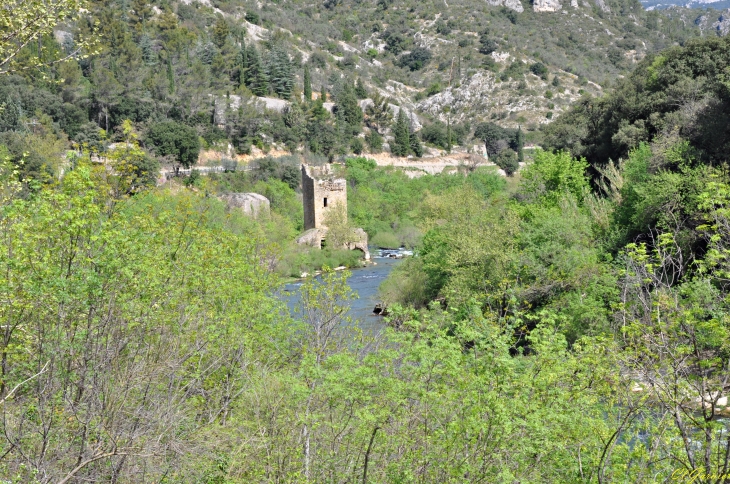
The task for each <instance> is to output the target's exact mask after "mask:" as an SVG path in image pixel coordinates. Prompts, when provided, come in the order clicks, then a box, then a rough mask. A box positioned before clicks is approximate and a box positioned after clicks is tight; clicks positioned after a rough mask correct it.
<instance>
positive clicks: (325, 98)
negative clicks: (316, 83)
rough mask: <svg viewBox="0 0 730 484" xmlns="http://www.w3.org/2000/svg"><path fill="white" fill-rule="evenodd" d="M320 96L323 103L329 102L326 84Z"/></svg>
mask: <svg viewBox="0 0 730 484" xmlns="http://www.w3.org/2000/svg"><path fill="white" fill-rule="evenodd" d="M319 98H320V99H321V100H322V102H323V103H326V102H327V87H326V86H325V85H324V84H322V89H321V90H320V91H319Z"/></svg>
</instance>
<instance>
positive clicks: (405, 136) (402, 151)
mask: <svg viewBox="0 0 730 484" xmlns="http://www.w3.org/2000/svg"><path fill="white" fill-rule="evenodd" d="M410 150H411V142H410V123H409V122H408V118H407V117H406V112H405V110H403V109H399V110H398V119H397V120H396V122H395V126H394V127H393V145H392V146H391V147H390V152H391V153H393V154H394V155H395V156H408V153H409V152H410Z"/></svg>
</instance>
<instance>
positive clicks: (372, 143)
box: [365, 129, 383, 153]
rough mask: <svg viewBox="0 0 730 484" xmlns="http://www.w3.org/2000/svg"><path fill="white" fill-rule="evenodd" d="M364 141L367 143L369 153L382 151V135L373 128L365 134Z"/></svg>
mask: <svg viewBox="0 0 730 484" xmlns="http://www.w3.org/2000/svg"><path fill="white" fill-rule="evenodd" d="M365 142H366V143H367V144H368V148H370V153H380V152H381V151H383V137H382V136H380V134H379V133H378V132H377V131H375V130H374V129H371V130H370V131H369V132H368V134H367V135H366V136H365Z"/></svg>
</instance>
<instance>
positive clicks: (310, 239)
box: [296, 228, 370, 260]
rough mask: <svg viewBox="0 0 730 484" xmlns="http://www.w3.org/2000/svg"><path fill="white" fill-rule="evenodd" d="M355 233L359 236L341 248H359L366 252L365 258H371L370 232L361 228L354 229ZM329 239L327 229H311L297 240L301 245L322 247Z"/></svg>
mask: <svg viewBox="0 0 730 484" xmlns="http://www.w3.org/2000/svg"><path fill="white" fill-rule="evenodd" d="M353 233H354V234H355V235H356V236H357V237H358V239H357V240H356V241H354V242H348V243H347V244H346V245H345V246H344V247H337V248H339V249H348V250H359V251H361V252H362V253H363V254H364V257H365V260H370V250H368V234H367V233H366V232H365V231H364V230H363V229H360V228H357V229H353ZM353 238H354V237H353ZM326 239H327V229H326V228H319V229H309V230H307V231H306V232H304V233H303V234H302V235H300V236H299V237H298V238H297V240H296V242H297V244H299V245H308V246H310V247H317V248H320V247H322V245H323V243H324V241H325V240H326Z"/></svg>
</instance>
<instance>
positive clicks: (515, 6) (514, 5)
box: [487, 0, 525, 12]
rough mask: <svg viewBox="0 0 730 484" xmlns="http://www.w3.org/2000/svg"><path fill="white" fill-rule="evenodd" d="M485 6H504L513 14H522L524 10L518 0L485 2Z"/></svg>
mask: <svg viewBox="0 0 730 484" xmlns="http://www.w3.org/2000/svg"><path fill="white" fill-rule="evenodd" d="M487 5H491V6H492V7H501V6H505V7H507V8H511V9H512V10H514V11H515V12H523V11H524V10H525V9H524V7H523V6H522V3H520V0H487Z"/></svg>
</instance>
